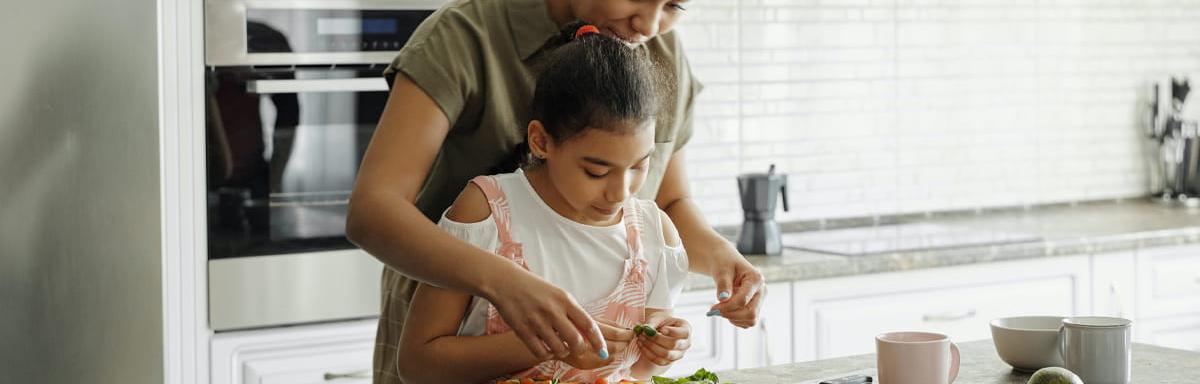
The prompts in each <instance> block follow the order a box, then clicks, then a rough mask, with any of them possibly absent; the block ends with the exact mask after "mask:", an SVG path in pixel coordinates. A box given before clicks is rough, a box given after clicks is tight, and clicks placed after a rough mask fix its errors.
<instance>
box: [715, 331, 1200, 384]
mask: <svg viewBox="0 0 1200 384" xmlns="http://www.w3.org/2000/svg"><path fill="white" fill-rule="evenodd" d="M959 349H960V350H961V352H962V365H961V366H960V368H959V375H958V379H957V380H955V381H954V382H955V383H958V384H1025V383H1026V381H1028V380H1029V376H1030V374H1027V373H1020V372H1016V371H1013V370H1012V367H1010V366H1009V365H1008V364H1005V363H1004V362H1003V361H1001V360H1000V357H999V356H997V355H996V351H995V349H994V348H993V346H992V341H991V340H978V341H971V342H966V343H962V344H959ZM874 370H875V355H874V354H867V355H857V356H849V357H841V358H834V359H827V360H816V361H809V362H803V363H794V364H783V365H776V366H770V367H762V368H754V369H743V370H734V371H726V372H718V373H717V374H718V375H719V376H720V377H721V382H730V383H738V384H816V383H818V382H820V381H821V380H823V379H828V378H835V377H842V376H846V375H849V374H856V373H857V374H862V373H863V372H864V371H869V373H866V374H869V375H871V376H872V377H874V376H875V374H874ZM1198 372H1200V352H1191V351H1185V350H1179V349H1170V348H1163V347H1156V346H1152V345H1146V344H1134V347H1133V383H1134V384H1143V383H1144V384H1171V383H1178V384H1183V383H1194V382H1196V379H1195V375H1196V374H1197V373H1198Z"/></svg>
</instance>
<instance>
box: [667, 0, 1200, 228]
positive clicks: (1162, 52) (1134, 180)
mask: <svg viewBox="0 0 1200 384" xmlns="http://www.w3.org/2000/svg"><path fill="white" fill-rule="evenodd" d="M687 7H689V10H688V11H687V16H686V17H685V19H684V21H683V24H682V26H681V27H680V29H681V30H682V31H683V40H684V44H685V46H686V47H687V51H688V54H689V57H690V59H691V60H692V65H693V67H694V68H695V70H696V72H697V74H698V76H700V77H701V80H703V81H704V82H705V83H706V85H707V88H706V90H705V93H704V94H703V95H702V97H701V100H700V102H699V104H698V105H697V107H696V108H697V112H696V121H697V123H696V127H695V128H696V132H695V136H694V139H693V141H692V142H691V144H690V146H689V151H688V152H689V156H690V157H689V159H690V167H689V169H688V171H689V173H690V174H691V176H692V180H693V182H692V188H693V190H694V192H695V193H696V195H697V196H698V199H699V202H700V205H701V207H703V208H704V210H705V213H706V214H707V215H708V216H709V217H710V220H712V221H714V222H715V223H717V224H736V223H739V222H740V220H741V216H740V208H739V206H738V200H737V188H736V182H735V180H734V177H735V176H736V175H737V174H738V173H739V172H748V171H763V170H765V169H766V168H767V165H768V164H770V163H776V164H778V166H779V169H780V170H782V171H784V172H788V173H789V174H790V177H791V183H790V188H791V190H790V197H791V203H792V211H791V212H789V213H782V212H781V216H780V217H781V219H782V220H803V219H817V218H833V217H852V216H871V215H878V214H893V213H910V212H927V211H940V210H954V209H974V208H981V207H993V206H1013V205H1028V204H1040V203H1051V202H1065V201H1082V200H1092V199H1101V198H1117V197H1132V196H1140V195H1144V194H1146V193H1148V192H1149V187H1148V184H1149V176H1148V171H1147V169H1146V165H1145V161H1144V160H1143V156H1144V155H1143V153H1142V152H1143V148H1144V146H1143V141H1142V139H1141V137H1142V136H1141V133H1140V132H1141V131H1140V129H1141V128H1140V127H1139V125H1138V123H1137V122H1138V113H1139V110H1138V108H1139V107H1138V102H1139V97H1140V94H1141V93H1146V92H1148V91H1145V90H1144V89H1146V88H1147V87H1148V85H1146V84H1149V82H1150V81H1151V80H1152V79H1157V78H1161V77H1164V76H1166V75H1169V74H1179V73H1187V72H1200V1H1196V0H740V1H739V0H697V1H690V2H688V3H687Z"/></svg>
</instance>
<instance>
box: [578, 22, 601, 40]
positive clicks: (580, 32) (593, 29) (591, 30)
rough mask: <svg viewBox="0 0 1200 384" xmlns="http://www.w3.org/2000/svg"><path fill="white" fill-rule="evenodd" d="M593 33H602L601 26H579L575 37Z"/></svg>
mask: <svg viewBox="0 0 1200 384" xmlns="http://www.w3.org/2000/svg"><path fill="white" fill-rule="evenodd" d="M593 33H595V34H600V28H596V26H595V25H591V24H587V25H584V26H582V27H579V29H576V30H575V38H576V39H578V38H580V37H583V36H584V35H589V34H593Z"/></svg>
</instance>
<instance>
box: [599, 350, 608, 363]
mask: <svg viewBox="0 0 1200 384" xmlns="http://www.w3.org/2000/svg"><path fill="white" fill-rule="evenodd" d="M600 360H608V349H605V348H601V349H600Z"/></svg>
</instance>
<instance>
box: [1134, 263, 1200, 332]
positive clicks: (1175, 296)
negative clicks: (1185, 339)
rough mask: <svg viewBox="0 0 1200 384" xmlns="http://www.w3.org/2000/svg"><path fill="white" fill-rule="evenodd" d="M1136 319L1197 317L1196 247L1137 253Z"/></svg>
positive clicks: (1199, 281) (1198, 265) (1198, 275)
mask: <svg viewBox="0 0 1200 384" xmlns="http://www.w3.org/2000/svg"><path fill="white" fill-rule="evenodd" d="M1137 285H1138V289H1137V291H1138V292H1137V296H1138V297H1137V305H1138V315H1139V317H1140V318H1159V317H1165V316H1179V315H1193V314H1197V315H1200V246H1197V245H1190V246H1182V247H1170V248H1150V249H1143V250H1139V251H1138V260H1137Z"/></svg>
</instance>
